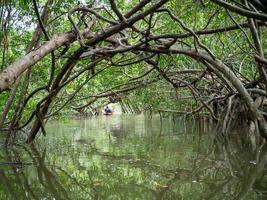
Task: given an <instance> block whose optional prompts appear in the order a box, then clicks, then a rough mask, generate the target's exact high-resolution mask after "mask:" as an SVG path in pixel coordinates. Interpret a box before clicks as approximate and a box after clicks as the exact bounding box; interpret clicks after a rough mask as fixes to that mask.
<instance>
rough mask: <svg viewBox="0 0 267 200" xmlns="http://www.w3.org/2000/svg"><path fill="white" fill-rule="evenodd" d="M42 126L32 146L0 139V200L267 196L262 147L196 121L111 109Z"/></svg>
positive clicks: (265, 153) (266, 153)
mask: <svg viewBox="0 0 267 200" xmlns="http://www.w3.org/2000/svg"><path fill="white" fill-rule="evenodd" d="M46 130H47V136H46V137H43V136H41V137H40V138H39V139H38V141H37V142H36V144H35V145H32V146H25V145H23V144H16V145H12V146H8V147H6V146H5V145H3V144H2V145H1V150H0V199H16V200H20V199H38V200H39V199H40V200H50V199H51V200H54V199H57V200H58V199H62V200H65V199H71V200H76V199H77V200H79V199H81V200H83V199H85V200H87V199H108V200H117V199H118V200H119V199H120V200H128V199H129V200H137V199H144V200H150V199H151V200H153V199H163V200H165V199H166V200H167V199H184V200H187V199H188V200H194V199H227V200H228V199H266V198H267V195H266V192H267V177H266V168H265V166H266V163H267V150H266V149H267V148H266V146H265V145H264V144H258V145H255V143H253V140H250V139H249V138H245V137H243V135H242V133H238V131H237V132H233V136H231V138H228V139H227V140H226V139H224V138H222V137H220V136H219V135H220V134H219V133H216V132H215V131H214V130H215V129H214V128H213V127H212V125H209V124H208V123H207V122H206V121H203V120H202V121H199V120H192V119H191V120H189V119H184V118H173V117H166V118H160V117H159V116H157V115H154V116H152V117H151V116H145V115H113V116H99V117H96V118H91V119H64V120H63V119H61V120H53V121H50V122H49V123H48V124H47V126H46ZM253 144H254V145H253Z"/></svg>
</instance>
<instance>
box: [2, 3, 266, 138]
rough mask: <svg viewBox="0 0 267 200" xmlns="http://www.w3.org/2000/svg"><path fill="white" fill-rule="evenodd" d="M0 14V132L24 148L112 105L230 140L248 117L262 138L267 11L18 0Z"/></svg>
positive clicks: (251, 6)
mask: <svg viewBox="0 0 267 200" xmlns="http://www.w3.org/2000/svg"><path fill="white" fill-rule="evenodd" d="M0 11H1V12H0V14H1V18H0V19H1V21H0V22H1V23H0V25H1V28H2V31H1V32H0V41H1V46H2V48H1V49H0V55H1V59H0V66H1V71H2V73H1V74H0V90H1V98H0V105H1V107H0V109H1V110H0V112H1V113H2V117H1V120H0V127H1V128H2V129H3V130H7V131H9V132H12V133H14V132H16V131H17V130H24V131H27V132H29V138H28V140H27V141H28V142H31V141H33V140H34V138H35V136H36V134H37V133H38V131H39V130H42V132H43V133H44V134H45V128H44V123H45V122H46V121H47V119H49V118H51V117H54V116H57V115H60V114H69V113H76V112H79V113H81V114H85V113H88V112H95V111H97V110H99V107H102V106H103V105H105V104H107V103H110V102H119V103H120V105H121V106H122V108H123V111H125V112H141V111H143V110H154V111H160V112H174V113H177V114H186V115H191V114H195V113H203V114H206V113H208V114H209V115H210V116H211V117H212V118H213V119H214V120H215V121H219V123H221V127H223V128H224V129H225V130H228V129H229V127H231V126H235V125H236V124H237V123H238V120H237V121H235V120H233V119H239V117H240V116H241V115H242V116H249V117H246V119H245V120H249V121H250V122H251V123H252V124H258V125H259V129H260V130H261V133H262V134H261V135H262V136H264V137H266V133H267V131H265V119H264V115H265V113H264V112H263V111H264V102H265V101H264V98H263V97H265V96H266V92H265V90H266V85H267V76H266V72H265V67H266V63H267V62H266V60H265V57H264V56H265V54H266V49H267V48H266V44H265V43H264V42H263V41H266V39H267V38H266V21H267V14H266V6H265V4H264V2H263V1H247V0H241V1H221V0H212V1H206V0H198V1H192V0H187V1H177V0H158V1H151V0H143V1H137V0H132V1H129V0H118V1H114V0H109V1H108V0H95V1H55V0H48V1H38V2H37V1H36V0H33V1H28V0H20V1H3V2H1V7H0ZM230 113H231V114H230ZM232 121H234V123H232ZM256 127H257V126H256ZM255 131H257V130H256V129H255Z"/></svg>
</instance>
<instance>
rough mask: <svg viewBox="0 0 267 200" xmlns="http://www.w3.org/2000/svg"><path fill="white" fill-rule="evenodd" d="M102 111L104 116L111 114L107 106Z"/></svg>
mask: <svg viewBox="0 0 267 200" xmlns="http://www.w3.org/2000/svg"><path fill="white" fill-rule="evenodd" d="M104 111H105V114H111V113H112V110H111V109H110V108H109V107H108V106H106V107H105V109H104Z"/></svg>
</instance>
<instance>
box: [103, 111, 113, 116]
mask: <svg viewBox="0 0 267 200" xmlns="http://www.w3.org/2000/svg"><path fill="white" fill-rule="evenodd" d="M112 114H113V113H112V112H111V113H103V115H112Z"/></svg>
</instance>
